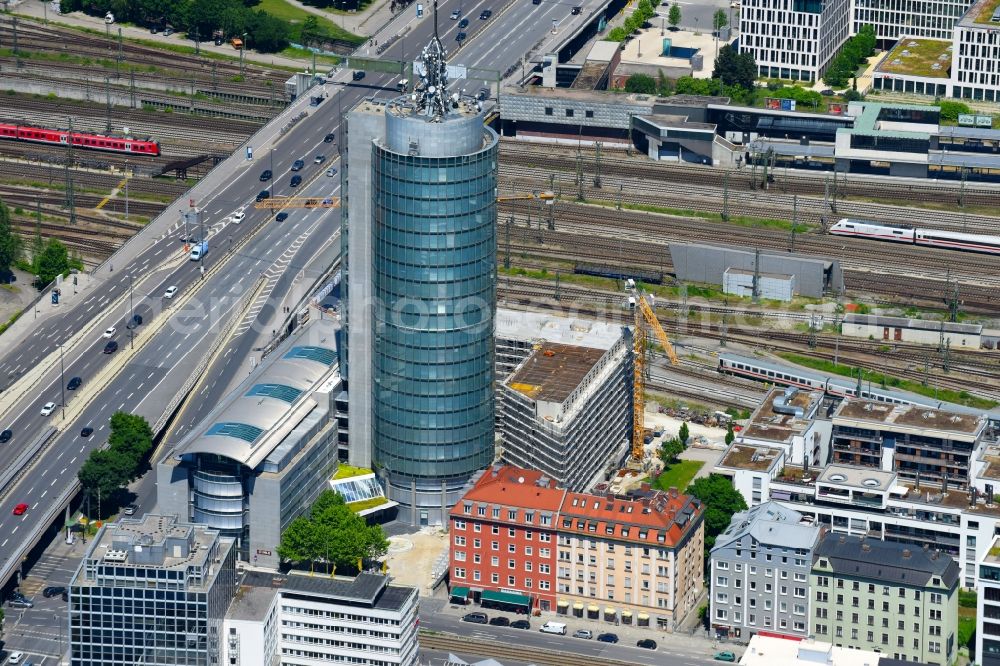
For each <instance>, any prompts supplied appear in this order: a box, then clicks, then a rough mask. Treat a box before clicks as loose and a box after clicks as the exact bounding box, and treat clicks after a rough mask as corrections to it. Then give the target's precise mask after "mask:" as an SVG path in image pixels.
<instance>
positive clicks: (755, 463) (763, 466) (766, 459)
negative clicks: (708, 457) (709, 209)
mask: <svg viewBox="0 0 1000 666" xmlns="http://www.w3.org/2000/svg"><path fill="white" fill-rule="evenodd" d="M780 456H781V449H776V448H772V447H769V446H753V445H751V444H733V445H732V446H730V447H729V450H728V451H726V455H725V456H724V457H723V458H722V460H721V461H720V462H719V467H729V468H732V469H747V470H752V471H757V472H766V471H767V470H769V469H771V467H772V466H773V465H774V464H775V461H776V460H777V459H778V458H779V457H780Z"/></svg>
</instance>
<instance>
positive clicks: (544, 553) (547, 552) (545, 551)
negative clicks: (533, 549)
mask: <svg viewBox="0 0 1000 666" xmlns="http://www.w3.org/2000/svg"><path fill="white" fill-rule="evenodd" d="M538 556H539V557H542V558H548V557H552V551H551V550H549V549H548V548H539V549H538Z"/></svg>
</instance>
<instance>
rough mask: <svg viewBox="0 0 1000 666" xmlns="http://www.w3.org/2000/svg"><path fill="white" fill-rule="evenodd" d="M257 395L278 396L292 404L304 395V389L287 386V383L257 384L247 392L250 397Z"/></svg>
mask: <svg viewBox="0 0 1000 666" xmlns="http://www.w3.org/2000/svg"><path fill="white" fill-rule="evenodd" d="M256 395H261V396H266V397H268V398H277V399H278V400H284V401H285V402H287V403H288V404H292V403H293V402H295V400H296V398H298V397H299V396H300V395H302V391H301V390H300V389H297V388H295V387H294V386H287V385H285V384H257V385H255V386H254V387H253V388H252V389H250V390H249V391H248V392H247V397H248V398H249V397H252V396H256Z"/></svg>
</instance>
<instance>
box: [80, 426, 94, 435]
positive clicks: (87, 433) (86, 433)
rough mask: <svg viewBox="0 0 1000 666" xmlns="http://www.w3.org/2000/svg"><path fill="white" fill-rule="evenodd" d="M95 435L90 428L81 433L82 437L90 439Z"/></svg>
mask: <svg viewBox="0 0 1000 666" xmlns="http://www.w3.org/2000/svg"><path fill="white" fill-rule="evenodd" d="M93 434H94V429H93V428H89V427H88V428H84V429H83V430H81V431H80V437H90V436H91V435H93Z"/></svg>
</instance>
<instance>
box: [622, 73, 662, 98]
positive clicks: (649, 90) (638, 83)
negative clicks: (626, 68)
mask: <svg viewBox="0 0 1000 666" xmlns="http://www.w3.org/2000/svg"><path fill="white" fill-rule="evenodd" d="M625 92H630V93H643V94H646V95H655V94H656V79H654V78H653V77H652V76H650V75H649V74H633V75H632V76H630V77H628V78H627V79H625Z"/></svg>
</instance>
